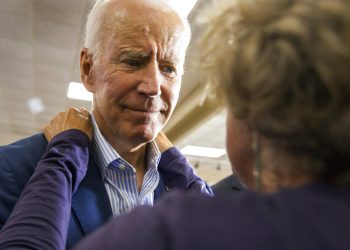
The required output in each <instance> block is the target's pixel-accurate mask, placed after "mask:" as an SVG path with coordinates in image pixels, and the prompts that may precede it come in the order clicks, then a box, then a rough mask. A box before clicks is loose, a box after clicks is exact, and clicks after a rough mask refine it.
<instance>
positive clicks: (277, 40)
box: [201, 0, 350, 185]
mask: <svg viewBox="0 0 350 250" xmlns="http://www.w3.org/2000/svg"><path fill="white" fill-rule="evenodd" d="M349 6H350V4H349V2H348V1H346V0H317V1H316V0H241V1H239V0H238V1H224V2H222V3H221V5H220V6H217V7H216V10H217V15H216V14H215V15H214V17H213V18H212V20H211V25H210V27H209V28H208V30H207V32H206V35H205V37H204V39H203V40H202V43H201V46H202V51H204V52H203V54H202V56H203V58H202V60H201V61H203V62H204V65H205V69H206V70H205V71H206V76H207V79H208V81H210V83H211V84H212V86H213V88H216V87H218V89H219V94H221V95H222V96H224V97H225V99H226V101H227V103H228V106H229V108H230V110H231V111H232V112H233V114H234V115H235V116H236V117H237V118H241V119H243V120H244V121H246V122H247V123H248V124H249V125H250V126H251V127H252V128H253V129H254V130H255V131H257V132H258V133H260V134H262V135H264V136H266V137H268V138H270V139H271V140H273V141H274V142H275V143H276V146H278V147H281V146H282V147H283V148H285V149H286V150H288V151H289V152H292V153H296V154H302V155H306V156H310V157H309V158H310V159H316V160H317V162H318V164H316V160H315V161H312V163H313V164H311V165H312V166H307V167H305V169H303V170H302V171H306V172H307V173H308V174H311V175H313V176H316V177H318V178H323V179H327V180H333V181H334V182H336V183H338V184H345V185H350V167H349V162H350V14H349V13H350V7H349Z"/></svg>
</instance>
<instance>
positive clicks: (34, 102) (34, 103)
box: [27, 97, 45, 114]
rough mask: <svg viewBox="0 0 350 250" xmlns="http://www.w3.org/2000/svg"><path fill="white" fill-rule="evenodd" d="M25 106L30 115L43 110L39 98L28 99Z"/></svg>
mask: <svg viewBox="0 0 350 250" xmlns="http://www.w3.org/2000/svg"><path fill="white" fill-rule="evenodd" d="M27 106H28V108H29V110H30V112H31V113H32V114H39V113H41V112H43V111H44V110H45V107H44V104H43V102H42V100H41V99H40V98H39V97H33V98H31V99H29V100H28V101H27Z"/></svg>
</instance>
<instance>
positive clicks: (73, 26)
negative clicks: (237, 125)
mask: <svg viewBox="0 0 350 250" xmlns="http://www.w3.org/2000/svg"><path fill="white" fill-rule="evenodd" d="M208 2H209V1H207V0H202V1H199V3H198V4H197V9H195V11H194V13H192V15H193V16H195V15H196V10H198V9H200V7H201V6H202V5H205V4H207V3H208ZM92 3H93V0H59V1H58V0H0V55H1V56H0V145H4V144H7V143H10V142H12V141H14V140H17V139H19V138H22V137H25V136H28V135H31V134H33V133H35V132H38V131H40V128H41V127H42V126H43V124H45V123H46V122H47V121H49V120H50V119H51V118H52V117H53V116H54V115H55V114H56V113H58V112H60V111H63V110H65V109H67V108H68V107H71V106H74V107H81V106H85V107H86V108H88V109H89V108H90V107H91V103H90V102H85V101H77V100H71V99H68V98H67V97H66V94H67V89H68V83H69V82H70V81H76V82H80V76H79V75H80V74H79V52H80V48H81V46H82V34H83V29H84V23H85V17H86V15H87V12H88V10H89V9H90V8H91V5H92ZM192 27H193V33H194V34H193V37H194V39H193V40H194V42H195V38H196V36H197V35H198V33H200V27H199V25H197V24H195V23H192ZM194 42H192V45H191V50H190V53H189V57H188V58H187V63H186V65H187V66H188V65H190V66H191V65H192V64H193V63H195V61H196V53H197V52H196V46H195V44H194ZM197 74H198V71H197V70H195V69H192V68H191V67H188V68H187V70H186V73H185V76H184V78H183V87H182V90H181V96H182V97H181V99H180V101H179V105H181V104H183V105H182V106H185V109H184V108H182V109H181V110H180V109H179V110H180V111H177V113H176V112H175V114H174V116H178V117H181V115H182V114H183V113H186V112H187V106H186V105H187V104H186V103H188V100H186V98H187V97H189V96H191V94H192V93H193V92H194V90H195V89H198V84H199V82H198V75H197ZM32 98H40V100H41V101H42V104H43V106H44V108H45V109H44V111H42V112H40V113H38V114H33V113H31V111H30V109H29V107H28V101H29V100H30V99H32ZM196 102H197V101H196ZM184 103H185V104H184ZM192 103H193V101H192ZM194 105H198V103H195V104H194ZM190 109H191V107H190V106H189V107H188V111H189V110H190ZM204 112H205V110H204ZM223 117H224V114H223V113H222V112H219V113H218V115H217V116H213V115H211V117H210V119H209V117H208V118H207V121H206V122H204V121H203V122H202V123H201V124H196V125H195V126H194V127H193V128H192V129H191V130H189V131H188V132H187V133H186V134H183V136H182V137H181V139H180V138H179V139H178V140H177V144H178V145H179V146H180V147H181V146H183V145H185V144H191V145H200V146H212V147H224V145H225V144H224V134H225V133H224V119H223ZM174 120H175V118H174ZM178 120H179V118H178ZM177 122H188V121H181V119H180V121H177ZM170 123H171V122H170ZM190 161H191V162H193V163H196V162H198V163H199V168H197V172H198V173H199V174H201V175H203V176H204V178H205V179H207V180H208V181H209V182H210V183H213V182H215V181H216V180H217V179H219V178H221V177H224V176H226V175H228V174H229V172H230V170H229V167H228V163H227V160H226V157H222V159H220V160H219V161H218V160H215V161H211V160H208V159H206V158H205V159H203V158H194V157H191V158H190ZM218 164H220V169H221V170H216V168H217V165H218ZM197 165H198V164H197ZM213 166H214V167H213Z"/></svg>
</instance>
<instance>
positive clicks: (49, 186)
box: [0, 130, 90, 249]
mask: <svg viewBox="0 0 350 250" xmlns="http://www.w3.org/2000/svg"><path fill="white" fill-rule="evenodd" d="M89 144H90V141H89V138H88V137H87V136H86V135H85V134H84V133H82V132H80V131H78V130H68V131H65V132H63V133H61V134H59V135H57V136H55V137H54V138H53V140H52V141H51V142H50V143H49V144H48V147H47V150H46V153H45V154H44V155H43V157H42V160H41V161H40V162H39V163H38V166H37V167H36V169H35V172H34V174H33V175H32V177H31V178H30V179H29V181H28V183H27V184H26V186H25V189H24V190H23V192H22V194H21V196H20V198H19V199H18V201H17V203H16V206H15V208H14V210H13V212H12V213H11V215H10V217H9V219H8V221H7V223H6V224H5V225H4V227H3V228H2V229H1V232H0V249H18V248H21V249H64V248H65V245H66V237H67V229H68V222H69V216H70V209H71V197H72V193H73V192H74V191H75V190H76V189H77V187H78V185H79V183H80V181H81V180H82V178H83V177H84V176H85V173H86V169H87V165H88V161H89Z"/></svg>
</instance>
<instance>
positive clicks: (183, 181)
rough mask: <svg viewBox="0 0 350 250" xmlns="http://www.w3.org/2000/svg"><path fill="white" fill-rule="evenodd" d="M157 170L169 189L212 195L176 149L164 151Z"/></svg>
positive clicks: (208, 187) (207, 186)
mask: <svg viewBox="0 0 350 250" xmlns="http://www.w3.org/2000/svg"><path fill="white" fill-rule="evenodd" d="M158 170H159V172H160V173H161V174H162V176H163V177H164V180H165V183H166V185H167V187H168V188H169V189H180V190H188V191H194V192H198V193H201V194H205V195H210V196H212V195H213V191H212V190H211V188H210V186H209V185H208V184H207V183H206V182H205V181H203V180H202V179H201V178H200V177H199V176H198V175H196V173H195V171H194V169H193V167H192V166H191V164H190V163H189V162H188V160H187V158H186V157H185V156H184V155H183V154H182V153H181V152H180V150H178V149H177V148H176V147H172V148H170V149H168V150H166V151H165V152H164V153H163V154H162V156H161V158H160V161H159V165H158Z"/></svg>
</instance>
